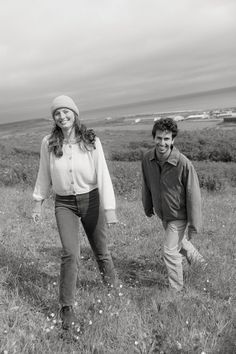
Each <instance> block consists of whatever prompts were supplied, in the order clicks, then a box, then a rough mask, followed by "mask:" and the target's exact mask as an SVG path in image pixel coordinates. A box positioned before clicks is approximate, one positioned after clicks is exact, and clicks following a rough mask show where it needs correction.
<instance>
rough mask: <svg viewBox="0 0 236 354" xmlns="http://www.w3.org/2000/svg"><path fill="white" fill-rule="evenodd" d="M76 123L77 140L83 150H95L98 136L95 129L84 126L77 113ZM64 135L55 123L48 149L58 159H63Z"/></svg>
mask: <svg viewBox="0 0 236 354" xmlns="http://www.w3.org/2000/svg"><path fill="white" fill-rule="evenodd" d="M74 115H75V121H74V129H75V139H76V141H77V143H78V145H79V146H80V148H81V149H83V150H87V151H90V150H92V149H95V138H96V134H95V132H94V130H93V129H88V128H87V127H86V126H85V125H84V124H82V123H81V122H80V120H79V117H78V115H77V114H76V113H74ZM63 140H64V135H63V133H62V130H61V128H60V127H58V125H57V124H56V123H55V124H54V127H53V128H52V131H51V134H50V136H49V144H48V149H49V152H53V153H54V154H55V156H56V157H61V156H62V155H63V151H62V146H63Z"/></svg>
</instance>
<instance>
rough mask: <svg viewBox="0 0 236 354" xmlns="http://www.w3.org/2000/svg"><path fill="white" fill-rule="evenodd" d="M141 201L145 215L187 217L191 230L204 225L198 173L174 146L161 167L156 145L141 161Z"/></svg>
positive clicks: (169, 219)
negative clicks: (202, 223)
mask: <svg viewBox="0 0 236 354" xmlns="http://www.w3.org/2000/svg"><path fill="white" fill-rule="evenodd" d="M142 175H143V183H142V202H143V207H144V211H145V214H146V215H147V216H151V215H152V214H153V212H154V211H155V213H156V214H157V215H158V216H159V217H160V219H161V220H163V221H173V220H187V222H188V226H189V229H191V230H192V231H193V232H198V231H199V229H200V227H201V222H202V220H201V193H200V187H199V181H198V177H197V173H196V171H195V169H194V167H193V165H192V163H191V162H190V161H189V160H188V158H187V157H186V156H184V155H183V154H181V153H180V152H179V150H178V149H177V148H175V147H173V149H172V151H171V153H170V156H169V158H168V159H167V161H165V163H164V164H163V165H162V166H160V164H159V163H158V160H157V158H156V152H155V147H154V148H153V149H151V150H149V151H148V152H147V153H146V154H145V155H144V157H143V161H142Z"/></svg>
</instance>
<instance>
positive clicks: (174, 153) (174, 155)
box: [150, 146, 180, 166]
mask: <svg viewBox="0 0 236 354" xmlns="http://www.w3.org/2000/svg"><path fill="white" fill-rule="evenodd" d="M179 155H180V152H179V150H178V149H177V148H176V147H175V146H173V148H172V150H171V153H170V156H169V157H168V159H167V161H166V162H168V163H170V164H172V165H174V166H176V165H177V163H178V161H179ZM156 159H157V158H156V147H154V148H153V149H152V150H151V154H150V161H151V160H156Z"/></svg>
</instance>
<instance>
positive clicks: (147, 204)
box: [142, 159, 154, 217]
mask: <svg viewBox="0 0 236 354" xmlns="http://www.w3.org/2000/svg"><path fill="white" fill-rule="evenodd" d="M146 173H147V170H146V168H145V161H144V159H143V161H142V203H143V208H144V212H145V214H146V215H147V216H148V217H150V216H152V215H154V211H153V203H152V195H151V191H150V189H149V186H148V181H147V177H146Z"/></svg>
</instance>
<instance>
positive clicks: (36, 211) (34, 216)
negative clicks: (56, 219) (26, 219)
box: [31, 201, 42, 224]
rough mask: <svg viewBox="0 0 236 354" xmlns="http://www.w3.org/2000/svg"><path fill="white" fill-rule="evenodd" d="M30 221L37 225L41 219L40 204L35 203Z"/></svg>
mask: <svg viewBox="0 0 236 354" xmlns="http://www.w3.org/2000/svg"><path fill="white" fill-rule="evenodd" d="M31 215H32V219H33V221H34V222H35V224H38V223H39V221H40V219H41V217H42V202H41V201H40V202H35V207H34V209H33V211H32V214H31Z"/></svg>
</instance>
